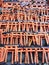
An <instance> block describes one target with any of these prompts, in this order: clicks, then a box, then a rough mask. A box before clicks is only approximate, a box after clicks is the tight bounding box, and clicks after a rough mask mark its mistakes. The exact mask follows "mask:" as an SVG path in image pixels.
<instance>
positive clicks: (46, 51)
mask: <svg viewBox="0 0 49 65" xmlns="http://www.w3.org/2000/svg"><path fill="white" fill-rule="evenodd" d="M8 53H11V55H12V56H11V61H10V62H11V63H14V62H19V63H20V64H21V63H23V62H24V63H28V64H29V63H34V62H35V63H39V62H41V63H44V62H46V63H48V62H49V48H46V47H45V48H44V47H43V48H38V47H37V48H31V47H30V48H29V47H28V48H27V47H24V48H22V47H21V48H19V47H17V46H14V45H11V46H10V45H9V46H5V47H4V48H0V62H2V61H5V62H9V61H8ZM23 55H24V58H23ZM39 55H41V57H39Z"/></svg>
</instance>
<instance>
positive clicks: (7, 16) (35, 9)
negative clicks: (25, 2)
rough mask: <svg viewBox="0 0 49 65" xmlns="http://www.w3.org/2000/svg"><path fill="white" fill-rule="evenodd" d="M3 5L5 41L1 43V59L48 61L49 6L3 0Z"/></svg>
mask: <svg viewBox="0 0 49 65" xmlns="http://www.w3.org/2000/svg"><path fill="white" fill-rule="evenodd" d="M40 3H41V2H40ZM0 5H1V6H0V7H1V12H2V13H1V14H0V44H2V45H4V47H0V62H3V61H4V62H11V63H12V64H13V63H14V62H19V63H20V64H21V63H23V62H24V63H27V64H29V63H39V62H41V63H44V62H46V63H48V62H49V8H48V6H44V4H43V5H40V6H39V5H36V3H35V5H34V4H29V6H24V7H21V5H20V4H19V2H12V3H11V2H4V1H1V2H0ZM27 8H28V9H27ZM43 40H44V42H43ZM9 54H11V57H12V58H10V59H11V60H10V61H9V60H8V56H9Z"/></svg>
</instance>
